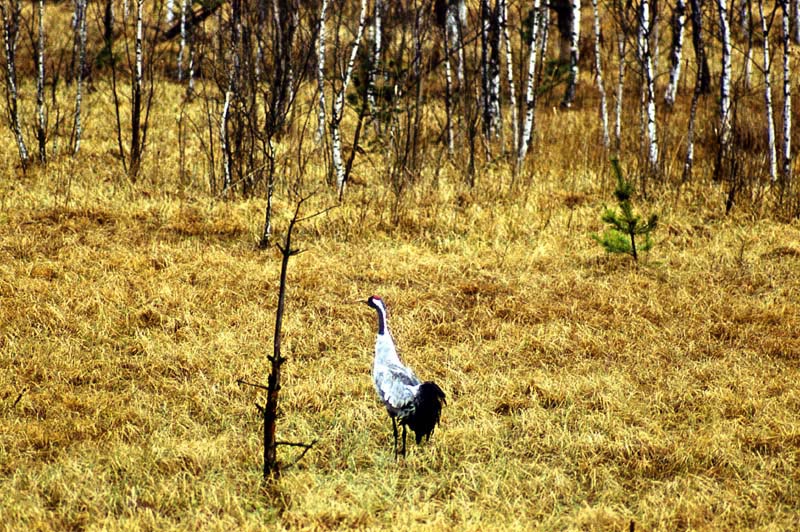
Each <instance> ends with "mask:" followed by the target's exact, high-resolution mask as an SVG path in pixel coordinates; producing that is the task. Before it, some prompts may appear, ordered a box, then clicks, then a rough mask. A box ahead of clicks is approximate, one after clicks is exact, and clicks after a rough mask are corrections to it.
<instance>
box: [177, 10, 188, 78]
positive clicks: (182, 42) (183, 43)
mask: <svg viewBox="0 0 800 532" xmlns="http://www.w3.org/2000/svg"><path fill="white" fill-rule="evenodd" d="M180 2H181V14H180V16H181V20H180V24H181V37H180V42H179V44H178V81H179V82H180V81H183V55H184V50H186V11H187V8H188V5H187V4H188V3H189V0H180Z"/></svg>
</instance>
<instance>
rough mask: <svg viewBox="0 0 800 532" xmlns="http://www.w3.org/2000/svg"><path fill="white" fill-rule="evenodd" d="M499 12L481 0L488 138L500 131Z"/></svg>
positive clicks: (485, 122) (483, 91) (482, 71)
mask: <svg viewBox="0 0 800 532" xmlns="http://www.w3.org/2000/svg"><path fill="white" fill-rule="evenodd" d="M498 18H499V17H498V13H497V11H496V10H494V9H492V8H491V6H490V5H489V0H481V92H482V97H483V130H484V134H485V135H486V138H487V139H488V138H492V137H496V136H497V135H498V134H499V132H500V127H499V123H500V68H499V65H498V54H499V49H498V45H499V43H498V40H499V34H498V31H497V23H498V20H497V19H498Z"/></svg>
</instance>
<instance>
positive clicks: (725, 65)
mask: <svg viewBox="0 0 800 532" xmlns="http://www.w3.org/2000/svg"><path fill="white" fill-rule="evenodd" d="M717 7H718V8H719V27H720V37H721V40H722V43H721V44H722V72H720V80H719V122H720V123H719V142H720V152H721V154H722V155H723V156H725V155H727V152H728V145H729V144H730V140H731V120H732V117H731V69H732V66H731V28H730V24H729V23H728V0H717Z"/></svg>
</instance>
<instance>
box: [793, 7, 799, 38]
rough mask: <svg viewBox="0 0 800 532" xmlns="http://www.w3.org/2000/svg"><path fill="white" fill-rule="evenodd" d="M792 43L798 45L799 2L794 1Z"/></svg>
mask: <svg viewBox="0 0 800 532" xmlns="http://www.w3.org/2000/svg"><path fill="white" fill-rule="evenodd" d="M794 42H795V44H800V0H794Z"/></svg>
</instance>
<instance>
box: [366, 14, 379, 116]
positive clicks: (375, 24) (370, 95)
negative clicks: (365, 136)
mask: <svg viewBox="0 0 800 532" xmlns="http://www.w3.org/2000/svg"><path fill="white" fill-rule="evenodd" d="M382 11H383V0H375V13H374V15H373V18H372V26H370V32H371V34H372V62H371V63H370V65H369V74H368V80H367V103H368V104H369V109H370V112H371V113H372V114H373V118H374V117H375V105H376V104H375V74H376V72H377V71H378V69H379V68H380V62H381V38H382V28H381V14H382Z"/></svg>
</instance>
